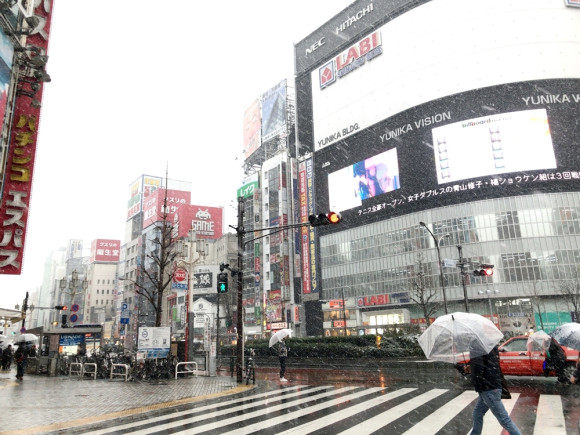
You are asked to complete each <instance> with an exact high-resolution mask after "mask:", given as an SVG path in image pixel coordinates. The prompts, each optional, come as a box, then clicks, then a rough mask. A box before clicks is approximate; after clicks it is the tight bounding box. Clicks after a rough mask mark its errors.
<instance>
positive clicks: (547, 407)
mask: <svg viewBox="0 0 580 435" xmlns="http://www.w3.org/2000/svg"><path fill="white" fill-rule="evenodd" d="M547 433H549V434H550V435H559V434H563V435H566V421H565V420H564V409H563V407H562V399H561V397H560V396H554V395H543V394H542V395H541V396H540V400H539V401H538V411H537V412H536V425H535V426H534V434H538V435H541V434H547Z"/></svg>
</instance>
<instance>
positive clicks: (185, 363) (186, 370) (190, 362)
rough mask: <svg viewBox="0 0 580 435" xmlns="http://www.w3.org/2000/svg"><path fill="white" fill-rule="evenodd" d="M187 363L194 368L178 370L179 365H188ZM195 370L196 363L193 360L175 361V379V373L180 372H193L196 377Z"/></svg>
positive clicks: (196, 370)
mask: <svg viewBox="0 0 580 435" xmlns="http://www.w3.org/2000/svg"><path fill="white" fill-rule="evenodd" d="M188 365H191V366H195V368H194V369H190V368H187V369H185V370H179V366H188ZM197 372H198V369H197V363H196V362H195V361H186V362H180V363H177V365H176V366H175V379H177V375H178V374H180V373H185V374H195V377H197Z"/></svg>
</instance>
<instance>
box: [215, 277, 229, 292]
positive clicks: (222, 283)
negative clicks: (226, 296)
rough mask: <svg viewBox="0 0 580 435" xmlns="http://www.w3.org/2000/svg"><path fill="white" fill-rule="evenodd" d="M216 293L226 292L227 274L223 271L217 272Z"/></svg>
mask: <svg viewBox="0 0 580 435" xmlns="http://www.w3.org/2000/svg"><path fill="white" fill-rule="evenodd" d="M217 290H218V293H227V292H228V274H227V273H225V272H221V273H219V274H218V284H217Z"/></svg>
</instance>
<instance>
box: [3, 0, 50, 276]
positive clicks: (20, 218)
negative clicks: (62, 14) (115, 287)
mask: <svg viewBox="0 0 580 435" xmlns="http://www.w3.org/2000/svg"><path fill="white" fill-rule="evenodd" d="M53 3H54V2H50V1H46V2H35V5H36V7H35V8H34V11H33V15H34V16H35V17H36V18H38V22H39V24H38V25H37V26H36V27H35V28H34V29H33V30H32V33H31V34H30V35H29V36H27V37H26V39H27V41H26V42H27V44H30V45H34V46H36V47H38V49H39V50H41V51H42V52H43V53H46V51H47V49H48V40H49V35H50V25H51V12H52V10H51V7H52V4H53ZM8 15H11V14H8ZM0 33H1V32H0ZM0 38H1V39H2V40H1V42H0V43H1V44H2V46H1V48H2V50H5V52H4V53H2V55H1V56H0V79H1V81H3V89H2V90H1V92H2V95H0V97H1V98H0V106H1V107H0V110H1V111H4V109H5V108H6V101H5V100H4V95H3V94H5V93H6V90H7V88H6V83H7V82H6V78H7V77H9V76H10V69H11V64H7V63H6V59H7V58H8V57H11V56H12V53H13V48H12V47H11V46H10V43H9V42H8V41H7V40H6V37H5V35H4V34H2V35H1V36H0ZM9 65H10V66H9ZM23 78H26V76H25V77H23ZM26 80H28V81H29V82H32V83H33V84H34V85H37V86H38V90H37V91H34V92H35V93H34V98H35V100H36V101H37V102H38V104H32V103H33V101H32V98H31V97H30V96H27V95H26V94H24V93H23V91H27V92H28V93H32V91H33V89H32V88H31V87H30V86H32V85H30V84H29V83H28V82H25V81H24V80H21V86H22V87H23V88H22V89H21V93H18V92H17V94H16V100H15V105H14V117H13V120H12V131H11V134H10V137H9V142H8V148H9V150H8V154H7V158H6V166H5V174H4V180H3V183H4V184H3V187H2V202H1V204H0V222H2V233H3V236H2V244H1V246H0V274H9V275H20V274H21V272H22V258H23V255H24V248H25V243H26V233H27V225H28V212H29V209H30V205H31V191H32V178H33V174H34V161H35V157H36V140H37V136H38V128H39V119H40V103H41V102H42V91H43V82H42V81H41V80H39V79H36V78H35V77H34V76H32V77H28V78H26ZM25 84H28V85H29V86H28V87H30V90H29V89H28V88H27V89H24V85H25ZM1 85H2V83H0V86H1ZM0 119H2V118H0Z"/></svg>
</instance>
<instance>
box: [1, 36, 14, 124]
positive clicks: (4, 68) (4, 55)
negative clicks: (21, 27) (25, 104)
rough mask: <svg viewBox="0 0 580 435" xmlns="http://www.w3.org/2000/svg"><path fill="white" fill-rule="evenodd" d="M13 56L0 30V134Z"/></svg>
mask: <svg viewBox="0 0 580 435" xmlns="http://www.w3.org/2000/svg"><path fill="white" fill-rule="evenodd" d="M13 56H14V46H13V45H12V43H11V42H10V39H9V38H8V36H6V35H5V34H4V32H3V31H2V30H0V134H2V126H3V125H4V116H5V114H6V104H7V103H8V89H9V87H10V75H11V73H12V57H13Z"/></svg>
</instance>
